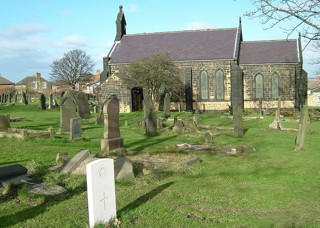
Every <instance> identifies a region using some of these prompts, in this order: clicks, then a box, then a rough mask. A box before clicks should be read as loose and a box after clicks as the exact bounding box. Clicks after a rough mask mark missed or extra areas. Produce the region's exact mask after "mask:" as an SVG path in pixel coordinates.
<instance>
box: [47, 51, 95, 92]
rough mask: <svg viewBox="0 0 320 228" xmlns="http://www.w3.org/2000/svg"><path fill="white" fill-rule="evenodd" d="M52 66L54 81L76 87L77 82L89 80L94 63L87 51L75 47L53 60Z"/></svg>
mask: <svg viewBox="0 0 320 228" xmlns="http://www.w3.org/2000/svg"><path fill="white" fill-rule="evenodd" d="M50 66H51V73H50V74H51V79H52V80H53V81H55V82H56V83H57V84H60V85H70V86H72V88H75V86H76V84H77V83H84V82H88V81H89V79H90V78H91V77H92V73H91V72H92V69H93V67H94V63H93V60H92V59H91V57H90V56H88V55H87V53H86V52H85V51H82V50H80V49H75V50H72V51H69V52H67V53H64V55H63V57H62V58H61V59H58V60H55V61H53V63H52V64H51V65H50Z"/></svg>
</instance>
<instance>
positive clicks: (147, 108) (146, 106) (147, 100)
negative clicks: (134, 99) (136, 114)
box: [143, 93, 152, 119]
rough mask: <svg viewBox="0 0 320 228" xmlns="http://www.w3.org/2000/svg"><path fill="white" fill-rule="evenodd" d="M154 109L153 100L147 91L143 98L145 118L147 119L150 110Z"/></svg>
mask: <svg viewBox="0 0 320 228" xmlns="http://www.w3.org/2000/svg"><path fill="white" fill-rule="evenodd" d="M151 110H152V102H151V98H150V96H149V94H148V93H146V95H145V96H144V99H143V114H144V116H143V117H144V118H145V119H147V118H148V116H149V113H150V111H151Z"/></svg>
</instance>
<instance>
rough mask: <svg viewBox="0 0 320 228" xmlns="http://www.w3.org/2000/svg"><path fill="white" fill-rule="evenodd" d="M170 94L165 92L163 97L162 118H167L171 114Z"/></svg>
mask: <svg viewBox="0 0 320 228" xmlns="http://www.w3.org/2000/svg"><path fill="white" fill-rule="evenodd" d="M170 101H171V98H170V94H169V93H166V95H165V97H164V107H163V117H164V118H168V117H170V116H171V114H170Z"/></svg>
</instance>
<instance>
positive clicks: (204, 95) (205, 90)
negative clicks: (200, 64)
mask: <svg viewBox="0 0 320 228" xmlns="http://www.w3.org/2000/svg"><path fill="white" fill-rule="evenodd" d="M208 84H209V83H208V73H207V72H206V71H202V72H201V74H200V95H201V99H209V85H208Z"/></svg>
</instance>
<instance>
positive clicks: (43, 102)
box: [39, 93, 47, 110]
mask: <svg viewBox="0 0 320 228" xmlns="http://www.w3.org/2000/svg"><path fill="white" fill-rule="evenodd" d="M39 102H40V103H39V109H40V110H46V108H47V106H46V97H45V95H44V94H43V93H40V99H39Z"/></svg>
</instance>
